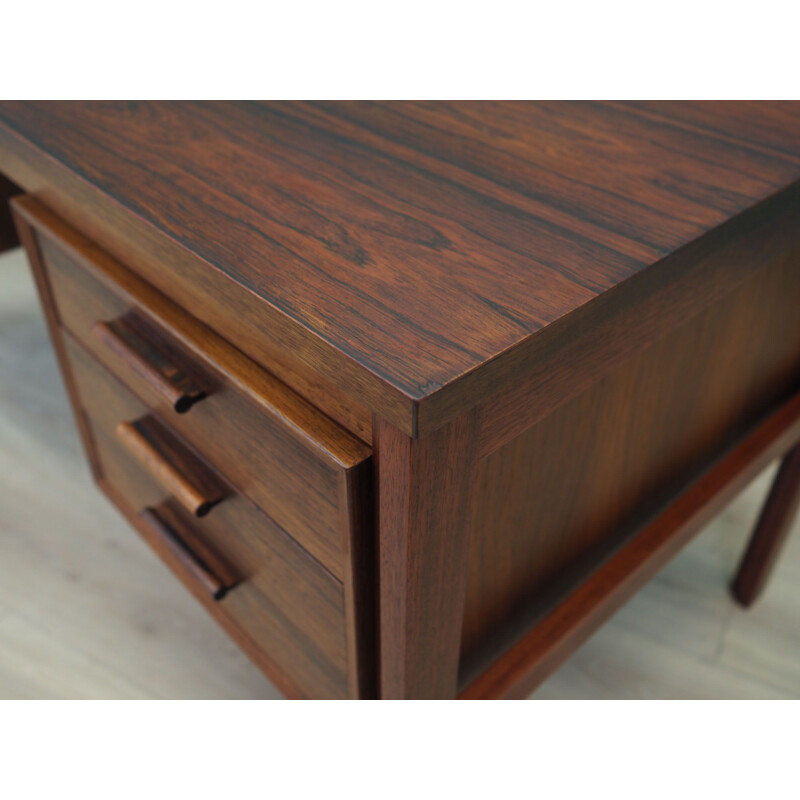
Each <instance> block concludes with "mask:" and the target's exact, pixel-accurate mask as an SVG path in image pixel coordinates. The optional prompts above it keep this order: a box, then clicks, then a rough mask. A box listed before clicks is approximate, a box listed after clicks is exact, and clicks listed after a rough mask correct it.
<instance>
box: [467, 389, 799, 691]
mask: <svg viewBox="0 0 800 800" xmlns="http://www.w3.org/2000/svg"><path fill="white" fill-rule="evenodd" d="M798 441H800V392H798V393H797V394H796V395H794V396H793V397H792V398H791V399H790V400H789V401H787V402H786V403H784V404H783V405H782V406H780V407H779V408H778V409H777V410H775V411H774V412H772V413H771V414H770V415H768V416H767V417H766V418H765V419H763V420H762V421H761V422H760V423H759V424H757V425H756V426H755V428H754V429H752V430H751V432H750V433H749V434H747V435H746V436H745V437H744V438H743V439H741V440H740V441H739V443H738V444H736V445H734V446H733V447H731V448H730V449H729V450H728V451H727V452H726V453H725V454H724V455H723V456H721V457H720V458H719V459H718V460H717V461H716V462H715V463H714V464H712V465H711V466H710V467H709V468H708V469H707V470H706V471H705V472H704V473H703V474H701V475H700V476H699V477H698V478H697V479H696V480H695V481H694V482H693V483H692V484H691V485H690V486H689V487H688V488H687V489H686V490H685V491H684V492H683V493H682V494H681V495H680V496H679V497H678V498H677V500H675V501H674V502H672V503H671V504H670V505H669V506H668V507H666V508H665V509H663V510H662V511H661V512H659V513H658V514H656V516H655V517H654V518H653V519H652V520H651V521H650V522H649V524H647V525H646V526H645V527H644V528H642V529H641V530H640V532H639V533H638V534H637V535H636V536H634V537H633V538H632V539H630V540H629V541H628V542H627V543H626V544H624V545H622V546H621V547H620V548H619V549H618V550H617V551H616V552H615V553H614V554H613V555H612V556H611V557H610V558H609V559H607V560H606V561H605V563H603V564H602V565H601V566H600V567H598V569H597V570H595V572H594V573H592V575H591V576H590V577H589V578H588V579H587V580H586V581H584V582H583V583H582V584H581V585H580V586H579V587H578V588H577V589H576V590H575V591H574V592H572V594H570V595H569V596H568V597H567V598H566V599H564V600H563V601H562V602H561V603H560V604H558V605H557V606H556V607H555V608H554V609H552V610H551V611H550V612H549V613H548V614H547V615H546V616H544V617H543V618H542V619H540V620H539V622H538V623H537V624H536V625H535V626H534V627H533V628H532V629H531V630H529V631H528V633H526V634H525V635H524V636H523V637H522V638H521V639H519V640H518V641H517V643H516V644H514V645H513V646H512V647H511V648H509V649H508V650H507V651H506V652H505V653H504V654H503V655H501V656H500V657H499V658H498V659H497V660H496V661H495V662H494V663H493V664H492V665H491V666H490V667H488V668H487V669H486V670H485V671H484V672H483V673H482V674H480V675H479V676H478V677H477V678H475V679H474V680H472V681H471V682H470V683H469V684H468V685H467V686H465V687H463V688H462V689H461V691H460V693H459V699H464V700H478V699H522V698H524V697H527V696H528V695H529V694H530V692H531V691H533V690H534V689H535V688H536V687H537V686H538V685H539V684H540V683H541V682H542V681H543V680H544V679H545V678H546V677H548V676H549V675H550V674H551V673H552V672H553V671H554V670H555V669H556V668H557V667H558V666H560V665H561V663H563V662H564V661H565V660H566V659H567V658H568V657H569V656H570V655H571V654H572V653H573V652H574V651H575V650H577V648H578V647H579V646H580V645H581V644H582V643H583V642H584V641H586V639H588V638H589V637H590V636H591V634H592V633H594V631H595V630H597V628H599V627H600V625H601V624H602V623H603V622H605V621H606V620H607V619H608V618H609V617H611V615H612V614H614V612H615V611H617V610H618V609H619V608H620V607H621V606H622V605H623V604H624V603H625V602H626V601H627V600H628V599H629V598H630V597H631V596H632V595H633V594H634V593H635V592H636V591H637V590H638V589H640V588H641V587H642V586H643V585H644V584H645V583H646V582H647V581H648V580H649V579H650V578H651V577H652V576H653V575H654V574H655V573H656V572H657V571H658V570H659V569H660V568H661V567H662V566H663V565H664V564H666V563H667V561H669V560H670V559H671V558H672V557H673V556H674V555H676V554H677V553H678V551H679V550H680V549H681V548H682V547H684V546H685V545H686V544H687V543H688V542H689V541H690V540H691V539H692V538H693V537H694V536H695V535H696V534H697V533H698V532H699V531H700V530H701V529H702V528H703V526H704V525H705V524H706V523H707V522H708V521H710V520H711V519H712V518H713V516H714V515H715V514H716V513H717V512H718V511H719V509H720V508H722V507H723V506H724V505H725V504H726V503H727V502H728V501H730V500H731V499H732V498H733V497H734V496H735V495H736V494H738V493H739V492H740V491H741V490H742V489H743V488H744V487H745V486H746V485H747V484H748V483H749V482H750V481H751V480H752V479H753V478H754V477H755V475H756V474H757V473H758V472H760V471H761V470H762V469H763V468H764V467H766V466H767V465H768V464H769V463H770V462H771V461H773V460H774V459H776V458H778V457H780V456H782V455H783V454H784V453H786V452H787V451H788V450H789V449H791V448H792V447H793V446H795V445H796V444H797V442H798Z"/></svg>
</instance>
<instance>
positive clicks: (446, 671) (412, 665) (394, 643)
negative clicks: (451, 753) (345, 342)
mask: <svg viewBox="0 0 800 800" xmlns="http://www.w3.org/2000/svg"><path fill="white" fill-rule="evenodd" d="M375 427H376V430H375V458H376V463H377V489H378V555H379V576H378V581H379V591H380V599H379V608H380V697H381V698H382V699H423V700H424V699H449V698H453V697H455V693H456V686H457V679H458V653H459V640H460V638H461V620H462V617H463V605H464V584H465V580H466V555H467V536H468V534H469V530H470V499H471V497H472V490H473V486H474V474H475V469H474V467H475V461H476V458H475V456H476V427H475V419H474V415H465V416H463V417H461V418H460V419H459V420H458V421H457V422H455V423H451V424H450V425H446V426H444V427H442V428H441V429H439V430H438V431H437V432H436V433H435V434H433V435H431V436H429V437H427V438H425V439H421V440H418V441H417V440H414V439H411V438H409V437H408V436H406V435H405V434H404V433H402V432H401V431H398V430H397V429H396V428H392V427H390V426H388V425H386V424H385V423H384V422H382V421H381V420H376V426H375Z"/></svg>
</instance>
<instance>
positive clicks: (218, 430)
mask: <svg viewBox="0 0 800 800" xmlns="http://www.w3.org/2000/svg"><path fill="white" fill-rule="evenodd" d="M16 206H17V209H18V212H19V213H20V214H24V215H25V217H26V219H29V220H30V221H32V222H33V224H34V225H35V226H36V230H37V231H39V232H40V236H39V239H40V242H39V244H40V247H41V251H42V253H43V260H44V265H45V267H46V269H47V273H48V277H49V280H50V282H51V284H52V286H53V292H54V295H55V303H56V307H57V311H58V315H59V319H60V320H61V323H62V324H63V325H64V326H65V327H66V328H68V329H69V330H70V331H71V332H72V333H73V334H74V335H75V336H76V337H77V338H78V340H79V341H80V342H81V344H83V345H84V346H85V347H87V348H88V349H89V350H90V351H91V352H92V353H93V354H94V355H95V356H96V357H97V358H98V359H99V360H100V361H101V362H102V363H103V364H104V365H105V366H106V367H108V368H109V369H110V370H111V371H112V372H114V373H115V374H116V375H117V376H118V377H120V378H121V379H122V380H123V381H124V382H125V383H126V384H127V385H128V387H129V388H130V389H132V390H133V391H134V393H135V394H136V395H137V396H139V397H140V398H141V399H142V401H143V402H144V403H145V404H146V405H147V406H148V407H149V408H150V409H151V410H153V411H155V412H156V413H157V414H159V415H160V416H161V417H162V419H164V420H165V421H168V423H169V424H170V426H172V427H173V428H174V429H175V430H176V431H177V432H178V433H180V434H181V436H183V437H184V438H185V439H186V441H187V442H189V444H191V445H192V446H193V447H194V448H195V449H197V450H198V451H199V452H200V453H201V454H202V455H203V456H204V457H205V458H206V459H207V460H208V461H210V462H211V463H213V464H215V465H217V466H218V467H219V469H220V470H221V471H222V472H223V473H224V474H225V475H226V477H227V478H228V479H229V480H230V481H231V482H232V483H233V484H234V485H235V486H236V488H237V489H238V490H239V491H241V492H243V493H244V494H246V495H248V496H249V497H250V498H251V499H252V500H253V501H254V502H255V503H257V504H258V505H259V506H261V507H262V508H264V510H265V511H267V512H268V513H269V514H270V515H271V516H272V517H273V518H274V519H275V520H276V522H278V523H279V524H280V525H281V526H282V527H283V528H285V529H286V530H287V531H288V532H289V533H290V534H291V535H292V536H294V537H295V538H296V539H297V540H298V541H299V542H300V543H301V544H302V545H303V546H304V547H305V548H306V549H307V550H308V551H309V552H310V553H311V554H312V555H313V556H314V557H315V558H317V559H318V560H319V561H321V562H322V563H323V564H324V565H325V566H326V568H328V569H329V570H330V571H331V572H333V573H334V574H335V575H336V576H337V577H338V578H340V579H341V578H343V576H344V573H345V556H344V550H343V547H342V533H341V530H340V525H341V524H342V520H341V514H340V511H341V506H340V503H341V502H343V499H342V498H343V495H342V494H341V492H342V487H343V486H344V485H345V484H346V483H347V482H348V481H349V480H351V478H350V477H348V475H349V473H350V472H351V471H352V470H356V469H357V467H358V466H359V465H360V464H362V463H363V462H366V461H367V460H368V459H369V457H370V449H369V448H368V447H367V446H366V445H365V444H364V443H363V442H361V441H359V440H358V439H356V438H355V437H353V436H352V435H350V434H349V433H348V432H347V431H344V430H343V429H342V428H341V427H340V426H339V425H337V424H336V423H334V422H332V421H331V420H330V419H329V418H328V417H326V416H324V415H322V414H320V412H319V411H318V410H317V409H315V408H314V407H313V406H311V405H310V404H309V403H308V402H307V401H306V400H304V399H302V398H300V397H298V396H297V395H296V394H295V393H294V392H292V391H291V390H290V389H288V388H287V387H286V386H285V385H284V384H282V383H281V382H280V381H277V380H276V379H275V378H273V377H272V376H271V375H269V374H268V373H265V372H264V370H262V369H261V368H260V367H258V366H257V365H255V364H254V363H253V362H252V361H250V359H248V358H246V357H244V356H242V354H241V353H239V352H238V351H236V350H235V349H234V348H232V347H231V346H230V345H229V344H227V342H224V341H223V340H221V339H220V337H219V336H217V335H216V334H214V333H213V332H212V331H210V330H208V328H206V327H205V326H204V325H202V324H200V323H198V321H197V320H196V319H193V318H192V317H190V316H189V315H188V314H187V313H186V312H185V311H183V310H182V309H180V308H178V307H177V306H175V304H174V303H172V302H170V301H169V299H167V298H166V297H164V296H163V295H161V294H160V293H159V292H155V291H154V290H153V289H152V287H149V286H147V284H145V283H144V282H143V281H142V280H141V279H139V278H137V277H136V276H135V275H133V274H132V273H130V272H129V271H128V270H126V269H124V268H123V267H122V266H121V265H119V264H118V263H116V262H114V261H113V260H112V259H109V258H108V256H106V255H105V254H103V253H102V252H100V251H98V249H97V247H95V246H93V245H92V244H91V243H89V242H87V241H86V240H85V239H83V237H80V236H79V235H77V234H75V233H74V232H73V231H71V230H70V229H69V227H68V226H65V225H64V224H63V222H60V221H59V220H57V219H54V218H53V215H52V214H50V213H49V212H47V211H46V209H43V208H42V207H41V206H40V205H39V204H37V203H35V202H33V201H31V200H30V199H29V198H23V199H22V200H20V201H18V202H17V203H16ZM118 318H125V319H131V318H135V320H136V325H137V331H145V336H146V337H147V338H148V340H149V341H151V342H156V343H157V347H158V349H159V350H160V351H162V352H164V353H166V356H165V358H166V359H168V360H169V361H171V362H174V363H177V364H180V365H181V370H182V371H183V372H186V373H187V374H191V375H192V376H193V378H194V381H195V382H196V383H198V384H201V385H202V386H203V388H204V390H205V391H206V394H207V396H206V398H205V399H204V400H203V401H202V402H200V403H197V404H196V405H195V406H194V407H193V408H192V410H191V412H190V413H188V414H185V415H176V414H175V413H174V410H173V404H172V400H171V398H169V399H165V397H164V395H163V393H162V392H160V391H158V390H156V389H154V387H153V384H152V381H151V380H148V379H146V378H143V377H142V375H141V373H140V371H138V370H137V369H132V368H131V366H130V364H129V362H128V361H127V360H122V359H120V358H118V357H117V355H116V353H115V352H112V351H111V350H109V349H108V348H107V347H106V346H105V344H104V343H103V342H102V341H100V340H99V339H98V338H97V336H95V335H94V334H93V333H92V330H93V327H94V325H95V324H96V322H97V321H98V320H106V319H118ZM242 454H245V456H244V457H242ZM358 474H359V475H365V474H366V472H365V471H363V470H362V471H360V472H359V473H358ZM351 524H353V525H354V524H355V522H354V521H353V520H351ZM349 535H350V534H348V536H349Z"/></svg>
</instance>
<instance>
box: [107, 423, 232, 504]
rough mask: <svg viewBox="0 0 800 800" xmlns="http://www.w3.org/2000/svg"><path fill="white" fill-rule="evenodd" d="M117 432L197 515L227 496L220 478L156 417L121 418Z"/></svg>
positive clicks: (162, 483) (159, 478)
mask: <svg viewBox="0 0 800 800" xmlns="http://www.w3.org/2000/svg"><path fill="white" fill-rule="evenodd" d="M115 433H116V435H117V439H118V440H119V441H120V443H121V444H122V445H123V447H125V449H126V450H127V451H128V452H129V453H130V454H131V455H132V456H133V457H134V458H135V459H136V460H137V461H138V462H139V463H140V464H141V465H142V466H143V467H144V468H145V469H146V470H147V471H148V472H149V473H150V474H151V475H152V476H153V478H155V480H157V481H158V482H159V483H160V484H161V485H162V486H163V487H164V488H165V489H167V491H169V492H171V493H172V495H173V496H174V497H175V499H176V500H177V501H178V502H179V503H181V505H183V507H184V508H185V509H186V510H187V511H189V513H191V514H194V516H196V517H204V516H205V515H206V514H208V512H209V511H211V509H212V508H213V507H214V506H215V505H216V504H217V503H219V502H221V501H222V500H223V499H224V498H225V494H226V489H225V488H224V487H223V486H222V485H221V484H220V482H219V481H218V480H216V478H214V476H213V475H211V474H210V473H209V472H208V471H207V470H206V469H205V467H204V466H203V465H202V464H201V463H200V462H198V461H197V459H195V458H194V456H193V455H192V454H191V452H190V451H189V450H188V449H187V448H186V447H185V446H184V445H182V444H181V442H179V441H178V440H177V439H176V438H175V437H174V436H173V435H172V434H171V433H170V432H169V431H168V430H167V429H166V428H164V426H163V425H161V424H160V423H159V422H158V420H156V419H154V418H153V417H151V416H149V415H147V416H144V417H142V418H141V419H137V420H135V421H132V422H128V421H125V422H120V423H118V424H117V427H116V429H115Z"/></svg>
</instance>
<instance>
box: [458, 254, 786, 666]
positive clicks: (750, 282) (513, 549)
mask: <svg viewBox="0 0 800 800" xmlns="http://www.w3.org/2000/svg"><path fill="white" fill-rule="evenodd" d="M798 299H800V249H793V250H791V251H789V252H788V253H784V254H783V255H782V256H781V257H779V258H775V259H772V260H771V261H770V262H769V263H766V264H754V265H753V268H752V270H751V273H750V274H749V275H748V277H747V278H746V279H745V280H744V281H743V282H742V283H740V284H739V285H738V286H736V287H735V288H733V289H731V290H730V291H729V292H728V293H727V294H725V295H724V296H723V297H721V298H719V299H716V300H714V301H713V302H712V303H711V304H709V305H708V306H707V307H706V308H705V309H704V310H703V311H702V312H700V313H698V314H696V315H694V316H693V317H691V318H689V319H685V320H684V321H683V322H682V324H681V325H679V326H678V327H675V328H673V329H671V330H668V331H665V334H664V335H663V336H662V337H661V338H660V339H658V340H657V341H655V342H653V343H652V344H651V345H650V346H649V347H647V348H646V349H644V350H642V351H641V352H639V353H638V354H637V355H636V356H634V357H632V358H629V359H626V360H625V361H623V362H622V363H618V364H615V365H614V366H612V367H611V368H610V369H609V371H608V372H607V373H606V374H605V375H604V376H603V377H602V378H601V379H600V380H597V381H596V382H594V383H593V384H592V385H591V386H589V387H588V388H586V389H584V390H582V391H581V392H580V393H578V394H575V395H573V396H571V397H569V399H567V400H566V401H565V402H564V403H563V404H562V405H560V406H559V407H557V408H556V409H555V410H554V411H553V412H552V413H550V414H549V415H548V416H546V417H544V418H543V419H540V420H539V421H537V422H536V423H535V424H533V425H532V426H531V427H529V428H528V429H527V430H525V431H524V432H523V433H521V434H520V435H518V436H516V437H515V438H513V439H511V440H509V441H507V442H505V443H504V444H503V445H502V446H500V447H499V448H497V449H495V450H493V451H492V452H489V453H488V455H486V456H485V457H484V458H482V459H481V461H480V463H479V466H478V475H477V482H476V491H475V499H474V507H473V527H472V535H471V539H470V552H469V558H468V577H467V592H466V603H465V613H464V625H463V636H462V672H464V673H468V672H470V670H474V669H479V668H480V666H482V665H485V664H486V663H488V662H490V661H491V660H492V659H493V658H494V657H496V656H497V654H498V653H499V652H500V651H501V650H502V649H503V648H504V647H505V646H507V644H508V643H509V641H512V640H513V638H514V637H515V636H516V635H518V634H519V632H520V631H521V630H524V629H525V628H526V627H528V626H529V625H530V624H531V622H532V621H533V620H534V619H536V618H537V617H538V616H540V615H541V614H542V613H544V612H546V611H547V610H548V608H550V607H551V606H552V604H553V603H554V602H555V601H556V600H557V599H558V598H559V597H561V596H563V595H564V594H565V593H566V592H568V591H569V590H570V589H572V588H574V587H575V586H576V585H577V584H578V583H579V582H580V581H581V580H583V579H584V578H585V576H586V575H587V574H588V573H589V572H590V571H591V570H592V569H593V568H596V566H597V565H598V564H599V563H600V561H601V560H602V559H603V558H604V557H606V555H607V554H608V553H609V552H611V551H612V550H613V549H614V548H615V547H616V546H618V545H619V544H621V543H622V542H623V541H624V540H625V539H626V537H627V536H629V535H630V533H631V532H632V531H634V530H636V528H637V526H639V525H641V524H642V522H643V521H645V520H646V519H647V518H648V517H649V516H650V515H651V514H653V513H654V511H655V510H656V509H657V508H659V507H660V506H662V505H663V504H664V503H666V502H669V501H670V500H671V499H673V498H674V497H675V496H677V494H678V493H679V492H680V491H681V489H682V488H683V487H684V486H686V485H687V483H688V482H689V481H690V480H691V479H692V478H693V477H694V476H696V475H697V474H698V473H699V472H700V471H701V470H702V469H703V468H704V467H706V466H707V465H708V464H709V463H710V462H711V461H712V460H713V459H714V458H715V457H717V456H718V455H719V454H720V453H721V452H722V451H723V450H724V449H725V448H726V447H727V446H730V445H731V444H732V443H733V442H735V441H737V440H738V439H739V438H741V436H742V435H743V434H744V432H745V431H747V429H748V428H749V427H750V426H752V425H753V424H754V423H755V422H756V421H757V420H758V419H759V418H760V417H762V416H763V415H764V414H766V413H767V412H769V411H770V410H771V409H773V408H775V407H776V405H777V404H779V403H780V402H782V401H784V400H786V399H787V398H788V397H790V396H791V395H792V394H793V393H794V392H795V391H797V389H798V388H800V314H798Z"/></svg>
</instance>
